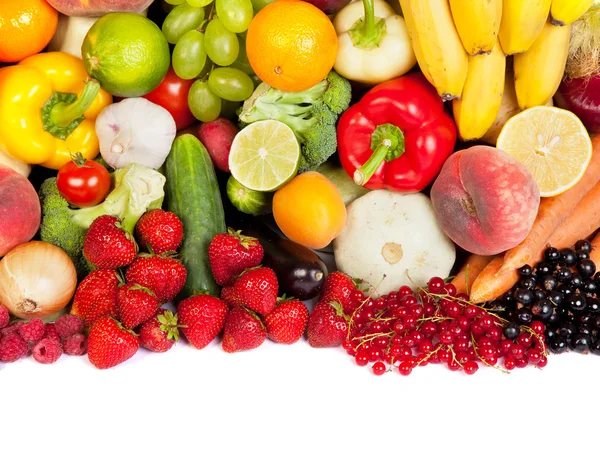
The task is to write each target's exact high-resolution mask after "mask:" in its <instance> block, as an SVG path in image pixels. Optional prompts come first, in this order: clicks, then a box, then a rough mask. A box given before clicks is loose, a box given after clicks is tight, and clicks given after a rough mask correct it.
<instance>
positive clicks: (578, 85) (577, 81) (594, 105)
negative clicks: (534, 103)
mask: <svg viewBox="0 0 600 450" xmlns="http://www.w3.org/2000/svg"><path fill="white" fill-rule="evenodd" d="M554 100H555V102H556V106H558V107H560V108H563V109H568V110H569V111H571V112H572V113H574V114H575V115H576V116H577V117H579V119H581V121H582V122H583V124H584V125H585V127H586V128H587V129H588V131H589V132H590V133H600V76H595V77H592V78H589V79H584V78H571V79H565V80H563V81H562V83H561V84H560V87H559V88H558V92H557V93H556V95H555V96H554Z"/></svg>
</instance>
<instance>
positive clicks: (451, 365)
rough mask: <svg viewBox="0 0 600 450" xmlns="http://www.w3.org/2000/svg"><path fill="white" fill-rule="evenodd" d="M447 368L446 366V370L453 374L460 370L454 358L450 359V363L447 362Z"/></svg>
mask: <svg viewBox="0 0 600 450" xmlns="http://www.w3.org/2000/svg"><path fill="white" fill-rule="evenodd" d="M447 366H448V369H450V370H451V371H453V372H455V371H457V370H459V369H460V364H459V363H458V361H457V360H456V359H454V358H452V359H450V361H448V363H447Z"/></svg>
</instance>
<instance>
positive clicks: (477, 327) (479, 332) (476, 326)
mask: <svg viewBox="0 0 600 450" xmlns="http://www.w3.org/2000/svg"><path fill="white" fill-rule="evenodd" d="M471 333H472V334H473V336H483V335H484V334H485V330H484V329H483V328H482V327H481V324H480V323H479V320H476V321H475V322H473V323H472V324H471Z"/></svg>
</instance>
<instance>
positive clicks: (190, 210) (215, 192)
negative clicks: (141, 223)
mask: <svg viewBox="0 0 600 450" xmlns="http://www.w3.org/2000/svg"><path fill="white" fill-rule="evenodd" d="M166 177H167V183H166V199H167V208H168V210H169V211H172V212H173V213H175V214H176V215H177V216H178V217H179V218H180V219H181V221H182V223H183V243H182V245H181V249H180V255H181V260H182V262H183V264H184V265H185V267H186V269H187V272H188V274H187V279H186V282H185V286H184V288H183V290H182V291H181V293H180V294H179V298H180V299H183V298H187V297H191V296H193V295H196V294H199V293H202V292H206V291H208V292H209V293H210V294H212V295H219V286H217V283H215V280H214V278H213V275H212V272H211V269H210V264H209V261H208V246H209V245H210V242H211V240H212V238H213V237H214V236H215V235H217V234H219V233H224V232H225V231H226V230H227V228H226V226H225V212H224V211H223V202H222V200H221V193H220V191H219V185H218V183H217V177H216V174H215V169H214V167H213V163H212V161H211V159H210V156H209V154H208V151H207V150H206V148H205V147H204V145H202V143H201V142H200V141H199V140H198V139H197V138H196V137H195V136H192V135H190V134H186V135H182V136H179V137H177V138H176V139H175V141H174V142H173V147H172V148H171V152H170V153H169V156H168V157H167V162H166Z"/></svg>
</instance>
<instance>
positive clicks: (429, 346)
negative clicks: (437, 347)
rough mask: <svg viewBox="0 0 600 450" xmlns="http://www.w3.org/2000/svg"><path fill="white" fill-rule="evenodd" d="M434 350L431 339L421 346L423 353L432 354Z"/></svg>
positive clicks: (422, 342) (424, 340)
mask: <svg viewBox="0 0 600 450" xmlns="http://www.w3.org/2000/svg"><path fill="white" fill-rule="evenodd" d="M433 348H434V347H433V342H431V341H430V340H429V339H423V340H422V341H421V343H420V344H419V351H420V352H421V353H425V354H428V353H431V352H432V351H433Z"/></svg>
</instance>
